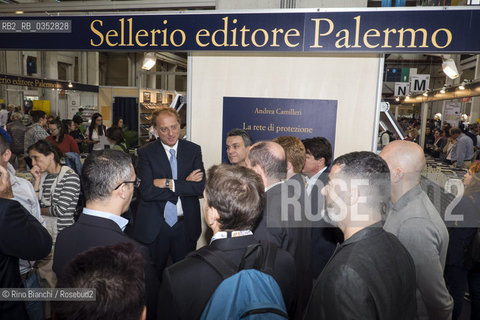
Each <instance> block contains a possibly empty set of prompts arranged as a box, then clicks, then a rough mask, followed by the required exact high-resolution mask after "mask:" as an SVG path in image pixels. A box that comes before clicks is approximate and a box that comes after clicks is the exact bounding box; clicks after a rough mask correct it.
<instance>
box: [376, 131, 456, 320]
mask: <svg viewBox="0 0 480 320" xmlns="http://www.w3.org/2000/svg"><path fill="white" fill-rule="evenodd" d="M380 157H382V158H383V159H384V160H385V161H386V162H387V164H388V167H389V169H390V175H391V184H392V188H391V201H392V207H391V209H390V211H389V212H388V214H387V218H386V220H385V225H384V229H385V230H386V231H388V232H391V233H393V234H394V235H396V236H397V237H398V239H399V240H400V242H402V244H403V245H404V246H405V247H406V248H407V250H408V252H409V253H410V255H411V256H412V258H413V261H414V263H415V269H416V278H417V319H431V320H448V319H451V317H452V309H453V300H452V297H451V296H450V294H449V293H448V290H447V288H446V286H445V281H444V278H443V270H444V268H445V259H446V256H447V248H448V232H447V228H446V227H445V224H444V222H443V221H442V218H441V217H440V215H439V213H438V211H437V210H436V209H435V207H434V206H433V204H432V203H431V202H430V199H429V198H428V196H427V195H426V194H425V192H423V190H422V189H421V187H420V176H421V172H422V169H423V167H424V166H425V156H424V153H423V150H422V148H421V147H420V146H419V145H418V144H416V143H413V142H409V141H401V140H397V141H393V142H391V143H389V144H388V145H387V146H385V148H383V150H382V152H381V153H380Z"/></svg>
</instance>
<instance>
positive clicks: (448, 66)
mask: <svg viewBox="0 0 480 320" xmlns="http://www.w3.org/2000/svg"><path fill="white" fill-rule="evenodd" d="M442 69H443V72H444V73H445V74H446V75H447V76H448V77H449V78H450V79H456V78H458V77H459V74H458V70H457V66H456V65H455V61H453V59H446V60H443V63H442Z"/></svg>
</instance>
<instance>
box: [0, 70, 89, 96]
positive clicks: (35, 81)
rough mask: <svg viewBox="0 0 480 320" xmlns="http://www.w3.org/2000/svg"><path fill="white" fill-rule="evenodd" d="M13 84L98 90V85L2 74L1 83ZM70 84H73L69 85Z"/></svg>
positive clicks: (0, 75)
mask: <svg viewBox="0 0 480 320" xmlns="http://www.w3.org/2000/svg"><path fill="white" fill-rule="evenodd" d="M2 84H3V85H13V86H22V87H35V88H45V89H58V90H76V91H89V92H98V86H93V85H89V84H82V83H76V82H69V81H59V80H48V79H40V78H33V77H24V76H14V75H10V74H0V85H2ZM69 84H71V85H72V86H71V87H69Z"/></svg>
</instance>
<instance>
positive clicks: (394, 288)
mask: <svg viewBox="0 0 480 320" xmlns="http://www.w3.org/2000/svg"><path fill="white" fill-rule="evenodd" d="M329 176H330V181H329V183H328V185H327V186H326V187H325V188H324V191H323V192H324V194H325V195H326V202H327V218H328V219H329V220H330V221H332V222H333V223H335V224H337V225H338V226H339V228H340V229H341V230H342V232H343V234H344V237H345V241H344V242H343V243H342V244H341V245H340V246H339V247H337V250H336V251H335V253H334V255H333V256H332V258H331V259H330V261H329V262H328V263H327V265H326V266H325V268H324V269H323V271H322V273H321V274H320V276H319V277H318V279H317V281H316V282H315V284H314V287H313V290H312V295H311V297H310V301H309V304H308V307H307V312H306V316H305V319H333V320H335V319H384V320H396V319H398V320H400V319H405V320H407V319H414V318H415V314H416V300H415V289H416V282H415V267H414V264H413V260H412V258H411V257H410V255H409V253H408V251H407V250H406V249H405V247H404V246H403V245H402V244H401V243H400V241H399V240H398V239H397V238H396V237H395V236H394V235H392V234H390V233H387V232H386V231H384V230H383V228H382V224H381V220H382V210H384V208H385V204H386V203H387V202H388V200H389V196H390V172H389V170H388V166H387V164H386V162H385V161H384V160H382V159H381V158H380V157H379V156H377V155H375V154H374V153H371V152H352V153H349V154H346V155H343V156H341V157H339V158H337V159H336V160H335V162H334V163H333V167H332V171H331V172H330V175H329Z"/></svg>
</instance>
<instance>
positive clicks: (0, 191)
mask: <svg viewBox="0 0 480 320" xmlns="http://www.w3.org/2000/svg"><path fill="white" fill-rule="evenodd" d="M0 198H3V199H11V198H13V191H12V185H11V184H10V175H9V174H8V171H7V169H5V168H4V167H3V166H0Z"/></svg>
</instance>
